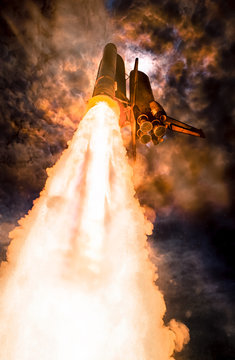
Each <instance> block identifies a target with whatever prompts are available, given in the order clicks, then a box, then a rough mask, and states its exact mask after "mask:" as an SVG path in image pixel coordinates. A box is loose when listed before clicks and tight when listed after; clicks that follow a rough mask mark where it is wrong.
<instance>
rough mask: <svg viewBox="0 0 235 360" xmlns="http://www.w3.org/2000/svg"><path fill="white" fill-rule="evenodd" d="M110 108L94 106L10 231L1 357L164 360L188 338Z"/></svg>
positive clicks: (0, 315)
mask: <svg viewBox="0 0 235 360" xmlns="http://www.w3.org/2000/svg"><path fill="white" fill-rule="evenodd" d="M99 100H102V99H99ZM103 100H105V98H104V99H103ZM92 105H93V104H92ZM111 105H112V103H107V102H106V101H98V102H97V103H95V105H94V106H93V107H91V108H90V110H89V111H88V112H87V114H86V115H85V117H84V118H83V120H82V121H81V123H80V125H79V128H78V130H77V132H76V133H75V135H74V137H73V139H72V141H71V142H70V144H69V147H68V149H66V150H65V151H64V153H63V154H62V156H61V158H60V160H59V161H58V162H57V164H56V165H55V166H54V167H53V168H52V169H49V171H48V175H49V177H48V180H47V183H46V186H45V189H44V190H43V191H42V193H41V194H40V198H39V199H37V200H36V201H35V203H34V207H33V209H32V210H31V211H30V213H29V214H28V215H27V216H26V217H25V218H23V219H21V220H20V222H19V227H17V228H15V229H14V230H13V231H12V233H11V237H12V239H13V240H12V242H11V245H10V247H9V250H8V263H4V264H3V265H2V269H1V275H2V277H1V294H2V295H1V298H0V320H1V321H0V348H1V352H0V359H1V360H3V359H4V360H6V359H7V360H29V359H32V358H33V359H36V360H37V359H38V360H39V359H40V360H41V359H43V360H47V359H48V360H49V359H50V360H53V359H54V360H60V359H61V360H62V359H63V360H64V359H70V360H73V359H74V360H75V359H76V360H77V359H82V360H101V359H102V360H112V359H113V360H114V359H115V360H119V359H120V360H123V359H128V360H129V359H136V360H139V359H143V360H156V359H158V360H165V359H170V358H171V356H172V354H173V352H174V349H176V350H177V351H180V350H181V348H182V346H183V344H184V343H187V342H188V340H189V335H188V329H187V328H186V327H185V326H184V325H183V324H179V323H176V322H175V321H174V320H173V321H172V322H171V323H170V325H169V326H168V327H166V326H164V324H163V320H162V318H163V315H164V313H165V304H164V300H163V296H162V294H161V293H160V291H159V290H158V288H157V287H156V286H155V284H154V279H155V271H156V269H155V268H154V266H153V265H152V264H151V262H150V261H149V259H148V249H147V245H146V234H149V233H150V232H151V229H152V225H151V224H150V223H149V222H147V220H145V218H144V215H143V210H142V209H141V207H140V205H139V203H138V201H137V200H136V199H135V198H134V187H133V183H132V170H131V168H130V166H129V165H128V162H127V159H126V154H125V148H124V146H123V143H122V138H121V134H120V129H119V126H118V115H117V112H116V111H115V110H114V109H113V108H112V106H111ZM171 359H172V358H171Z"/></svg>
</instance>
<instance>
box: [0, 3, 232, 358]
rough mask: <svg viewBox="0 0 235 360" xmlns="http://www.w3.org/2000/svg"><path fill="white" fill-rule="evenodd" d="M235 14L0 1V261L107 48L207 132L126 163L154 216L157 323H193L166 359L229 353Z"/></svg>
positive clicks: (168, 105) (196, 6) (170, 6)
mask: <svg viewBox="0 0 235 360" xmlns="http://www.w3.org/2000/svg"><path fill="white" fill-rule="evenodd" d="M234 10H235V9H234V5H233V2H232V1H222V0H218V1H212V0H208V1H203V0H198V1H189V0H178V1H173V0H165V1H163V0H160V1H156V0H155V1H150V0H149V1H137V0H136V1H131V0H126V1H124V0H123V1H121V0H120V1H115V0H112V1H108V2H105V3H104V2H103V1H101V0H97V1H95V0H86V1H83V0H77V1H73V0H68V1H62V0H58V1H56V0H45V1H43V0H31V1H25V0H22V1H20V2H19V1H17V0H15V1H7V0H5V1H2V3H1V7H0V88H1V92H0V109H1V111H0V162H1V168H0V169H1V170H0V252H1V258H2V259H5V256H6V255H5V253H6V249H7V245H8V244H9V239H8V232H9V231H10V230H11V229H12V228H13V227H14V226H15V225H16V223H17V221H18V220H19V218H21V217H22V216H24V215H25V214H26V213H27V212H28V210H29V209H30V208H31V207H32V204H33V200H34V199H35V198H37V197H38V196H39V193H40V191H41V190H42V189H43V186H44V183H45V180H46V178H47V173H46V169H47V168H48V167H51V166H52V165H53V164H54V163H55V162H56V160H57V159H58V158H59V156H60V154H61V152H62V151H63V149H65V148H66V146H67V141H68V140H70V139H71V137H72V135H73V133H74V131H75V129H76V128H77V125H78V123H79V121H80V120H81V118H82V116H83V114H84V111H85V106H86V101H87V100H88V99H89V98H90V97H91V94H92V87H93V85H94V81H95V77H96V72H97V67H98V63H99V60H100V58H101V54H102V50H103V47H104V45H105V44H106V43H107V42H111V41H112V42H114V43H115V44H116V45H117V48H118V52H119V53H120V54H121V55H122V56H123V58H124V59H125V61H126V67H127V68H126V71H127V72H129V71H130V70H131V66H132V64H133V62H134V59H135V57H137V56H138V57H139V62H140V67H141V63H142V66H145V70H146V72H147V74H148V75H149V76H150V80H151V83H152V87H153V92H154V96H155V99H156V100H157V101H159V102H160V103H161V104H162V105H163V107H164V108H165V110H166V112H167V114H168V115H170V116H172V117H174V118H177V119H179V120H181V121H183V122H187V123H189V124H191V125H192V126H194V127H197V128H202V129H203V131H204V133H205V135H206V139H199V138H194V137H191V136H186V135H182V134H176V133H170V131H169V132H168V133H167V136H166V139H165V141H164V142H163V143H162V144H160V145H158V146H156V147H154V146H149V147H144V146H139V147H138V157H137V162H136V166H135V177H134V183H135V187H136V192H137V197H138V198H139V200H140V203H141V205H143V206H144V207H145V209H146V214H147V215H148V216H149V218H150V219H152V220H153V221H154V224H155V227H154V232H153V235H152V236H151V237H150V238H149V242H150V243H151V245H152V247H153V249H154V252H153V254H152V260H153V261H154V262H155V263H156V265H157V267H158V273H159V279H158V280H157V285H158V286H159V287H160V289H161V290H162V292H163V294H164V297H165V301H166V304H167V313H166V316H165V320H166V323H167V322H168V321H169V320H170V319H171V318H175V319H177V320H180V321H182V322H183V323H185V324H186V325H187V326H188V327H189V329H190V336H191V340H190V343H189V344H188V345H187V346H186V347H185V349H184V350H183V351H182V352H181V353H180V354H177V355H176V359H185V360H186V359H187V360H198V359H203V360H204V359H205V360H212V359H213V360H215V359H216V360H231V359H235V314H234V300H235V283H234V273H235V271H234V254H235V246H234V239H235V236H234V221H233V214H234V201H233V200H234V187H233V172H234V171H233V170H234V165H235V163H234V154H233V147H234V146H233V145H234V140H235V139H234V137H235V130H234V123H233V121H234V120H233V116H234V108H233V103H234V83H235V81H234V73H235V71H234V64H235V56H234V50H235V43H234V39H235V31H234V21H235V19H234V16H233V12H234ZM146 59H147V60H146ZM146 61H147V62H146ZM146 67H147V68H146ZM140 316H141V314H140ZM128 360H129V359H128Z"/></svg>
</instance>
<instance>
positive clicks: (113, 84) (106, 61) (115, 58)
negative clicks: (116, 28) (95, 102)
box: [92, 43, 126, 100]
mask: <svg viewBox="0 0 235 360" xmlns="http://www.w3.org/2000/svg"><path fill="white" fill-rule="evenodd" d="M97 95H107V96H109V97H111V98H112V99H114V98H116V99H121V100H126V80H125V65H124V61H123V59H122V57H121V56H120V55H119V54H117V48H116V46H115V45H114V44H112V43H109V44H107V45H106V46H105V48H104V52H103V57H102V59H101V62H100V65H99V69H98V73H97V78H96V83H95V87H94V91H93V95H92V96H97Z"/></svg>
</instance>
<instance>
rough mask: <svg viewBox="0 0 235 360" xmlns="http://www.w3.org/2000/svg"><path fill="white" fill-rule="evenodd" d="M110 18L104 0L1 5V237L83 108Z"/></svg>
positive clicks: (27, 200) (28, 199) (37, 189)
mask: <svg viewBox="0 0 235 360" xmlns="http://www.w3.org/2000/svg"><path fill="white" fill-rule="evenodd" d="M108 23H109V20H108V18H107V15H106V11H105V9H104V4H103V2H102V1H87V2H86V3H84V2H83V1H68V2H63V1H44V2H43V1H38V2H33V1H30V2H28V1H25V2H23V3H22V2H21V3H18V2H17V1H15V2H14V1H13V2H6V3H5V4H4V6H3V7H2V9H1V22H0V26H1V30H2V31H1V33H2V34H3V35H2V36H1V38H0V49H1V51H0V63H1V66H0V68H1V74H0V79H1V80H0V87H1V89H2V90H4V91H1V97H0V105H1V117H0V124H1V135H0V144H1V146H0V158H1V179H0V183H1V203H0V213H1V218H0V221H1V223H2V226H1V238H0V239H1V243H3V244H6V243H7V241H8V240H7V237H6V235H7V231H8V229H9V228H11V227H12V226H13V225H14V223H15V221H16V219H17V218H19V217H21V216H22V215H23V214H24V213H25V212H27V211H28V209H29V208H30V207H31V206H32V200H33V199H34V198H35V197H37V196H38V194H39V192H40V190H41V189H42V188H43V186H44V183H45V180H46V177H47V175H46V168H48V167H51V166H52V165H53V164H54V163H55V161H56V160H57V159H58V157H59V155H60V153H61V151H62V150H63V149H64V148H65V147H66V143H67V141H68V140H69V139H71V137H72V134H73V132H74V130H75V129H76V128H77V125H78V122H79V121H80V119H81V117H82V116H83V114H84V109H85V106H86V103H85V102H86V100H87V99H88V98H89V97H90V95H91V91H92V86H93V83H94V80H95V76H96V71H97V63H98V58H97V57H98V56H100V54H101V51H102V48H103V45H104V44H105V43H106V41H107V36H109V34H108V31H107V27H108ZM11 224H12V226H11Z"/></svg>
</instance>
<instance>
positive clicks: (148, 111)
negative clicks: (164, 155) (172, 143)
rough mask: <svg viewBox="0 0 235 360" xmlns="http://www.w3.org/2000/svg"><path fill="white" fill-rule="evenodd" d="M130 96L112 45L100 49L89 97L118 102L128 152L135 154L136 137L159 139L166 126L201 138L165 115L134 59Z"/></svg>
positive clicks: (197, 132) (145, 76) (121, 65)
mask: <svg viewBox="0 0 235 360" xmlns="http://www.w3.org/2000/svg"><path fill="white" fill-rule="evenodd" d="M129 81H130V83H129V89H130V98H129V99H128V98H127V97H126V78H125V65H124V61H123V59H122V57H121V56H120V55H119V54H118V53H117V48H116V46H115V45H114V44H111V43H110V44H107V45H106V46H105V48H104V53H103V57H102V59H101V62H100V65H99V69H98V73H97V78H96V83H95V87H94V91H93V97H92V100H93V102H94V100H95V99H97V101H99V100H100V99H101V98H103V97H104V96H105V98H106V99H107V97H108V98H111V99H113V100H114V101H115V102H116V103H118V105H119V110H120V126H121V127H123V126H126V125H128V124H130V125H131V138H132V141H131V150H130V151H131V153H132V156H133V157H134V158H135V156H136V140H138V141H140V143H142V144H147V143H149V142H151V141H152V142H153V143H154V144H155V145H157V144H159V143H160V142H162V141H163V136H164V135H165V133H166V130H167V129H170V130H172V131H176V132H179V133H183V134H188V135H192V136H198V137H202V138H204V137H205V136H204V133H203V131H202V130H201V129H196V128H194V127H192V126H190V125H187V124H185V123H183V122H181V121H178V120H176V119H173V118H172V117H169V116H168V115H167V114H166V112H165V110H164V109H163V107H162V106H161V105H160V104H159V103H158V102H157V101H155V99H154V97H153V92H152V88H151V85H150V81H149V78H148V76H147V75H146V74H145V73H144V72H142V71H139V70H138V59H136V60H135V66H134V70H132V71H131V72H130V76H129Z"/></svg>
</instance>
